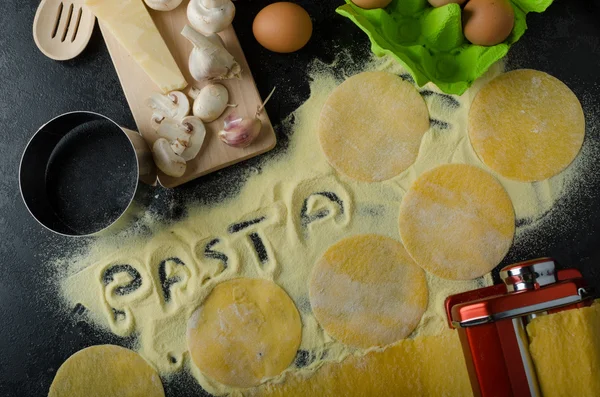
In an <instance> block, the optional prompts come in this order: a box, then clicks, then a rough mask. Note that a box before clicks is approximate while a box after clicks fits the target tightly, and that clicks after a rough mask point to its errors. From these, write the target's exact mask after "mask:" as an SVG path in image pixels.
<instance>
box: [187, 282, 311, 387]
mask: <svg viewBox="0 0 600 397" xmlns="http://www.w3.org/2000/svg"><path fill="white" fill-rule="evenodd" d="M301 339H302V323H301V321H300V314H299V313H298V310H297V309H296V306H295V305H294V302H293V301H292V300H291V298H290V297H289V296H288V295H287V294H286V293H285V291H284V290H283V289H281V287H279V286H278V285H277V284H275V283H273V282H272V281H268V280H259V279H248V278H239V279H234V280H230V281H226V282H224V283H222V284H219V285H217V286H216V287H215V289H214V290H213V291H212V292H211V293H210V295H209V296H208V297H207V298H206V301H204V303H203V304H202V306H200V308H198V310H196V312H195V313H194V315H193V316H192V317H191V319H190V321H189V323H188V334H187V342H188V348H189V350H190V354H191V357H192V360H193V361H194V363H195V364H196V366H197V367H198V368H199V369H200V371H202V372H203V373H204V374H206V375H208V376H209V377H211V378H213V379H215V380H217V381H218V382H221V383H223V384H225V385H228V386H233V387H252V386H256V385H258V384H260V383H261V382H262V379H263V378H266V377H272V376H276V375H279V374H280V373H281V372H282V371H283V370H285V369H286V368H287V367H288V366H289V365H290V364H291V363H292V361H293V360H294V358H295V356H296V352H297V350H298V347H299V346H300V341H301Z"/></svg>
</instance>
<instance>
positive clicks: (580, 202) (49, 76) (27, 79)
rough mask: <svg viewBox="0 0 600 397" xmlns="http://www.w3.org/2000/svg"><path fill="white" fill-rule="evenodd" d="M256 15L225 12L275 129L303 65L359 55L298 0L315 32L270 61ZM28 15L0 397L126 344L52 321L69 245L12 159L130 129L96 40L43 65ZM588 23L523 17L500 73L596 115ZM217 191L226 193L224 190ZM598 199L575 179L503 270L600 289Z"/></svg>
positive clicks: (554, 15) (8, 64)
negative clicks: (572, 272)
mask: <svg viewBox="0 0 600 397" xmlns="http://www.w3.org/2000/svg"><path fill="white" fill-rule="evenodd" d="M267 3H270V2H269V1H261V0H239V1H237V3H236V6H237V9H238V13H237V18H236V20H235V23H234V25H235V27H236V31H237V32H238V35H239V38H240V41H241V44H242V46H243V48H244V50H245V53H246V56H247V58H248V61H249V63H250V67H251V69H252V72H253V74H254V77H255V78H256V81H257V85H258V87H259V90H260V92H261V94H262V95H263V96H264V95H266V94H268V92H269V91H270V89H271V88H272V87H273V86H278V87H281V91H283V92H285V95H281V96H279V98H277V99H274V100H273V101H272V102H270V103H269V105H268V106H267V110H268V112H269V115H270V117H271V119H272V120H273V122H274V124H276V125H278V124H279V123H280V121H281V120H282V119H283V118H284V117H285V116H286V115H288V114H289V113H290V112H292V111H293V110H294V109H295V108H296V107H297V106H298V105H299V104H300V103H301V102H302V101H303V100H305V99H306V98H307V96H308V93H309V92H308V82H307V79H306V73H307V65H308V64H309V62H310V61H311V60H312V59H314V58H320V59H322V60H324V61H332V60H333V59H334V56H335V54H336V53H337V52H340V51H342V50H346V49H347V50H348V51H349V52H350V53H352V54H354V56H355V57H356V58H357V59H365V58H366V57H367V56H368V53H369V46H368V40H367V39H366V36H365V35H364V34H363V33H362V32H360V31H359V30H358V29H356V28H355V27H354V26H353V25H352V24H351V23H350V22H349V21H347V20H345V19H343V18H342V17H339V16H337V15H336V14H335V13H334V12H333V9H334V8H335V6H336V5H337V4H338V3H341V2H338V1H324V0H322V1H308V0H303V1H299V3H300V4H301V5H303V6H305V8H306V9H307V10H308V12H309V13H310V14H311V16H312V17H313V21H314V25H315V32H314V36H313V38H312V40H311V41H310V43H309V44H308V46H307V47H306V48H305V49H304V50H302V51H300V52H298V53H296V54H291V55H279V54H273V53H270V52H268V51H267V50H265V49H262V48H261V47H260V46H259V45H258V44H257V43H256V42H255V41H254V39H253V37H252V33H251V23H252V19H253V17H254V15H256V13H257V12H258V11H259V10H260V9H261V8H262V7H263V6H264V5H266V4H267ZM37 4H38V1H37V0H23V1H2V2H0V127H1V129H0V131H1V132H0V175H2V176H3V178H2V179H0V236H1V239H0V270H1V274H2V277H1V278H0V321H1V322H0V355H1V356H0V396H44V395H46V393H47V390H48V387H49V386H50V383H51V381H52V379H53V376H54V374H55V372H56V370H57V369H58V367H59V366H60V364H61V363H62V362H63V361H64V360H66V359H67V358H68V357H69V356H70V355H71V354H73V353H74V352H76V351H78V350H80V349H82V348H84V347H86V346H89V345H94V344H101V343H117V344H126V343H127V342H129V341H128V340H124V339H121V338H117V337H115V336H112V335H110V334H107V333H104V332H101V331H99V330H97V329H95V328H94V327H92V326H91V325H89V324H86V323H85V322H76V321H75V322H74V321H71V320H67V319H65V318H64V317H63V316H61V314H60V313H61V312H60V311H59V302H58V300H57V297H56V293H55V291H54V289H53V286H52V285H50V284H49V283H48V282H47V279H48V276H49V274H50V273H49V272H51V271H52V270H51V269H48V268H46V267H45V266H44V263H46V262H47V260H48V259H49V258H52V257H53V256H60V255H62V254H64V253H65V252H66V250H67V249H71V248H70V247H72V245H73V244H70V243H69V240H68V239H66V238H62V237H59V236H55V235H52V234H51V233H50V232H48V231H46V230H45V229H43V228H42V227H40V226H39V225H37V224H36V222H35V221H34V220H33V219H32V218H31V217H30V216H29V214H28V213H27V210H26V208H25V206H24V205H23V203H22V201H21V198H20V196H19V189H18V180H17V175H18V169H19V160H20V156H21V152H22V150H23V149H24V147H25V145H26V143H27V141H28V139H29V138H30V136H31V135H32V134H33V132H34V131H35V130H36V129H37V128H38V127H39V126H40V125H42V124H43V123H45V122H46V121H47V120H49V119H50V118H52V117H53V116H56V115H58V114H60V113H63V112H67V111H71V110H92V111H96V112H99V113H102V114H105V115H107V116H109V117H111V118H112V119H114V120H115V121H117V122H118V123H120V124H122V125H124V126H127V127H130V128H135V125H134V122H133V119H132V117H131V114H130V112H129V109H128V107H127V103H126V101H125V97H124V95H123V92H122V91H121V88H120V85H119V81H118V79H117V75H116V73H115V71H114V69H113V65H112V63H111V60H110V57H109V56H108V53H107V51H106V47H105V45H104V42H103V40H102V37H101V34H100V31H99V30H98V29H97V28H96V30H95V31H94V34H93V36H92V40H91V43H90V44H89V46H88V48H87V49H86V50H85V51H84V53H83V54H82V55H80V56H79V57H78V58H76V59H75V60H72V61H67V62H62V63H59V62H54V61H51V60H50V59H48V58H46V57H45V56H43V55H42V54H41V53H40V52H39V51H38V50H37V48H36V46H35V44H34V42H33V39H32V34H31V26H32V21H33V17H34V14H35V10H36V7H37ZM599 20H600V3H598V2H597V1H590V0H588V1H578V2H572V1H566V0H558V1H557V2H556V4H554V5H553V6H552V7H550V9H549V10H548V11H547V12H546V13H545V14H543V15H535V14H531V15H530V17H529V18H528V22H529V25H530V30H529V31H528V32H527V34H526V35H525V37H524V38H523V39H522V40H521V42H519V43H518V44H517V45H515V46H514V47H513V50H512V51H511V56H510V60H509V67H511V68H516V67H528V68H534V69H540V70H544V71H546V72H549V73H551V74H553V75H554V76H556V77H558V78H559V79H561V80H563V81H564V82H565V83H567V85H569V86H570V87H571V88H572V89H573V90H574V91H575V93H576V94H577V95H578V96H579V97H580V98H583V103H584V107H585V110H586V112H587V113H588V114H596V115H598V114H599V113H598V109H600V95H599V94H600V73H598V70H600V23H599V22H598V21H599ZM588 120H589V122H590V126H589V127H590V129H588V136H587V139H588V140H591V141H590V142H591V143H592V144H594V145H596V146H598V143H599V142H598V140H599V139H600V137H599V134H600V131H598V128H593V127H594V123H596V122H599V121H600V119H598V118H596V119H594V118H593V117H592V119H591V120H590V119H588ZM276 129H277V133H278V138H279V144H278V148H277V149H276V151H280V150H285V147H286V143H287V139H286V131H283V129H282V128H281V126H280V125H278V126H277V127H276ZM271 155H272V154H271ZM259 161H260V160H258V159H255V160H250V161H247V162H245V163H243V164H241V165H238V166H235V167H230V168H228V169H225V170H223V171H220V172H217V173H214V174H212V175H209V176H207V177H205V178H201V179H199V180H196V181H193V182H191V183H189V184H187V185H185V186H183V187H181V188H178V189H176V190H172V191H168V190H165V189H161V188H157V189H155V192H154V193H155V195H157V196H158V198H157V199H156V200H155V202H154V203H153V204H152V205H151V210H154V211H158V210H160V211H161V212H162V213H164V215H165V217H167V218H177V217H180V216H182V215H183V214H184V213H185V203H187V202H190V201H194V200H205V201H208V200H220V199H222V198H223V197H225V196H227V195H230V194H232V193H234V192H235V191H236V190H237V189H239V186H240V183H242V182H243V180H244V179H245V175H246V173H245V170H247V169H248V168H249V167H259V166H260V163H259ZM599 167H600V164H593V165H591V166H590V167H589V170H588V172H589V173H590V174H599V175H600V170H599V169H598V168H599ZM226 180H234V181H236V182H237V183H234V184H228V185H224V184H223V182H224V181H226ZM599 195H600V178H585V179H582V181H581V183H580V186H579V188H578V191H577V194H573V195H569V196H568V197H567V198H565V199H563V200H561V201H560V202H559V203H558V204H557V206H556V207H555V208H554V209H553V210H552V211H550V212H549V213H548V214H546V216H545V217H546V219H545V220H546V221H547V222H545V223H544V224H547V225H548V226H547V227H544V229H543V230H538V231H536V232H535V233H534V234H532V236H530V237H528V238H526V239H523V240H522V241H520V242H518V243H517V244H516V246H515V247H514V248H513V249H512V250H511V252H510V254H509V256H508V258H507V259H506V261H505V263H508V262H512V261H516V260H521V259H528V258H532V257H536V256H546V255H549V256H554V257H556V258H557V259H558V260H559V261H561V262H562V263H563V264H564V265H569V266H575V267H577V268H579V269H581V270H582V271H583V272H584V274H585V276H586V277H587V278H588V279H589V280H590V281H591V282H592V284H593V285H595V286H596V287H600V272H599V271H598V265H597V263H598V261H599V260H600V249H598V247H599V246H600V234H599V233H598V231H599V230H600V214H599V212H598V209H597V208H598V204H599V197H598V196H599ZM200 198H202V199H200ZM558 226H560V227H558ZM166 390H167V394H168V395H170V396H184V395H190V396H191V395H201V392H200V390H199V387H198V386H197V385H195V383H194V382H193V381H190V379H189V377H188V376H186V375H184V374H181V375H178V376H177V377H176V378H174V379H171V380H169V381H167V382H166Z"/></svg>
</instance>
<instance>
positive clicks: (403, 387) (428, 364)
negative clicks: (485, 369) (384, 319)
mask: <svg viewBox="0 0 600 397" xmlns="http://www.w3.org/2000/svg"><path fill="white" fill-rule="evenodd" d="M472 395H473V393H472V392H471V384H470V383H469V375H468V373H467V367H466V365H465V360H464V356H463V352H462V348H461V345H460V341H459V339H458V334H457V333H456V331H451V330H447V331H444V332H443V333H442V334H440V335H436V336H425V337H416V338H414V339H405V340H401V341H399V342H398V343H395V344H394V345H392V346H389V347H387V348H386V349H385V350H383V351H372V352H370V353H367V354H365V355H364V356H350V357H348V358H346V359H345V360H344V361H342V362H340V363H338V362H329V363H325V364H324V365H323V366H322V367H321V368H319V370H318V371H317V372H316V373H314V374H312V375H311V376H310V377H307V378H306V377H303V376H302V375H300V374H298V375H291V376H288V377H287V378H286V380H285V382H283V383H280V384H269V385H264V386H261V387H260V388H258V389H254V390H252V392H249V393H248V394H247V396H257V397H258V396H265V397H266V396H271V397H275V396H281V397H305V396H315V397H316V396H318V397H342V396H343V397H368V396H390V397H391V396H394V397H396V396H398V397H404V396H410V397H412V396H432V397H433V396H448V397H470V396H472Z"/></svg>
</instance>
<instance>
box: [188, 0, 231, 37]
mask: <svg viewBox="0 0 600 397" xmlns="http://www.w3.org/2000/svg"><path fill="white" fill-rule="evenodd" d="M234 16H235V6H234V5H233V3H232V2H231V0H191V1H190V4H188V8H187V17H188V20H189V21H190V24H191V25H192V26H193V27H194V29H196V30H197V31H198V32H200V33H203V34H210V33H218V32H221V31H223V30H225V29H226V28H227V27H228V26H229V25H231V22H232V21H233V17H234Z"/></svg>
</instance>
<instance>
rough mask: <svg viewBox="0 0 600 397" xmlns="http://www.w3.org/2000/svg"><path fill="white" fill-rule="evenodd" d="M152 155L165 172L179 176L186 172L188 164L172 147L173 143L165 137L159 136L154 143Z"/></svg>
mask: <svg viewBox="0 0 600 397" xmlns="http://www.w3.org/2000/svg"><path fill="white" fill-rule="evenodd" d="M152 156H153V157H154V162H155V163H156V166H157V167H158V168H159V169H160V170H161V171H162V172H164V173H165V174H167V175H169V176H172V177H175V178H179V177H180V176H182V175H183V174H184V173H185V170H186V168H187V164H186V162H185V160H184V159H183V158H181V156H179V155H178V154H176V153H175V152H174V151H173V149H172V148H171V144H170V143H169V141H167V140H166V139H165V138H159V139H157V140H156V142H154V145H152Z"/></svg>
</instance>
